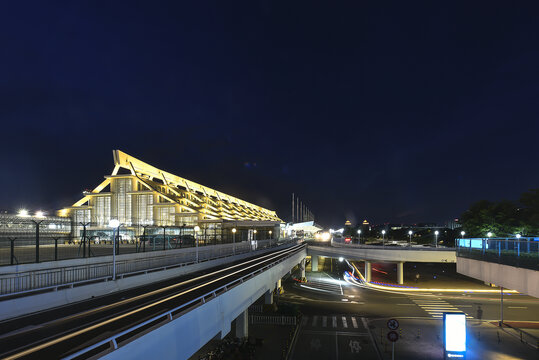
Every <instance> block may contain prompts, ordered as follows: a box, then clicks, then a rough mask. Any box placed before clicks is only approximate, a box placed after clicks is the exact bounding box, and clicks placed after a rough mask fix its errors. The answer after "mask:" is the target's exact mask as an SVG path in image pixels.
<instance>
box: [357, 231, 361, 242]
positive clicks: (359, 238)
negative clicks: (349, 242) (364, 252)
mask: <svg viewBox="0 0 539 360" xmlns="http://www.w3.org/2000/svg"><path fill="white" fill-rule="evenodd" d="M357 236H358V240H357V241H358V244H361V230H358V231H357Z"/></svg>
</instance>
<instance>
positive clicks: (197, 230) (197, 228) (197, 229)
mask: <svg viewBox="0 0 539 360" xmlns="http://www.w3.org/2000/svg"><path fill="white" fill-rule="evenodd" d="M194 230H195V247H196V255H197V263H198V238H197V232H199V231H200V226H198V225H197V226H195V228H194Z"/></svg>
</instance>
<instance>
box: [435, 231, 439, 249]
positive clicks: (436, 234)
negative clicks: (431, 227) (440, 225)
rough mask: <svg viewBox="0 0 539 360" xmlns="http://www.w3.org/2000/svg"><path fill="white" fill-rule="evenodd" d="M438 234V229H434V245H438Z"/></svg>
mask: <svg viewBox="0 0 539 360" xmlns="http://www.w3.org/2000/svg"><path fill="white" fill-rule="evenodd" d="M438 234H440V232H439V231H438V230H436V231H435V232H434V235H435V237H436V247H438Z"/></svg>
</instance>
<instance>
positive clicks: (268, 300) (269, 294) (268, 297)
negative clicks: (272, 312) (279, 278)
mask: <svg viewBox="0 0 539 360" xmlns="http://www.w3.org/2000/svg"><path fill="white" fill-rule="evenodd" d="M277 291H278V290H277ZM264 304H266V305H271V304H273V291H271V290H268V291H266V293H265V294H264Z"/></svg>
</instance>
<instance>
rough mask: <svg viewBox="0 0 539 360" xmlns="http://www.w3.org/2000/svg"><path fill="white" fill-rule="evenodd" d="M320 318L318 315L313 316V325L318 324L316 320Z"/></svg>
mask: <svg viewBox="0 0 539 360" xmlns="http://www.w3.org/2000/svg"><path fill="white" fill-rule="evenodd" d="M317 320H318V316H316V315H315V316H313V326H316V321H317Z"/></svg>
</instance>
